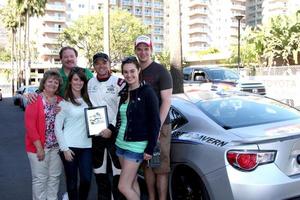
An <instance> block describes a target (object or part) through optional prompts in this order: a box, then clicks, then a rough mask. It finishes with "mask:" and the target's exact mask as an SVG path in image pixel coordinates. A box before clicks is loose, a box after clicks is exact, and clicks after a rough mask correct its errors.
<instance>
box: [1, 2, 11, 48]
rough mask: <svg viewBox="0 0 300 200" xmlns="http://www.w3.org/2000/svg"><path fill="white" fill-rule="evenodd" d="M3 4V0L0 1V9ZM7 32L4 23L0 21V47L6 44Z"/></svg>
mask: <svg viewBox="0 0 300 200" xmlns="http://www.w3.org/2000/svg"><path fill="white" fill-rule="evenodd" d="M4 6H5V2H0V9H1V8H3V7H4ZM8 42H9V40H8V33H7V30H6V29H5V26H4V23H3V22H1V21H0V47H5V46H7V45H8Z"/></svg>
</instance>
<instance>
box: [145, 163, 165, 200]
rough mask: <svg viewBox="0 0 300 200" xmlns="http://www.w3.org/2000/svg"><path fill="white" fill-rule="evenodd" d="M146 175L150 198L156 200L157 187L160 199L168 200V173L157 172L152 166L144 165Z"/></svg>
mask: <svg viewBox="0 0 300 200" xmlns="http://www.w3.org/2000/svg"><path fill="white" fill-rule="evenodd" d="M144 175H145V179H146V184H147V189H148V197H149V198H148V199H149V200H155V189H157V193H158V197H159V200H166V199H167V191H168V174H167V173H164V174H155V173H153V171H152V169H151V168H148V167H144Z"/></svg>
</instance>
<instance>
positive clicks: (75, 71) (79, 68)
mask: <svg viewBox="0 0 300 200" xmlns="http://www.w3.org/2000/svg"><path fill="white" fill-rule="evenodd" d="M71 72H74V73H77V72H83V68H81V67H73V68H72V69H71Z"/></svg>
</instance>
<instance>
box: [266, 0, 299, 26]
mask: <svg viewBox="0 0 300 200" xmlns="http://www.w3.org/2000/svg"><path fill="white" fill-rule="evenodd" d="M262 8H263V11H262V23H263V24H265V23H267V22H268V21H269V19H270V18H271V17H273V16H276V15H291V14H293V13H295V12H296V11H297V10H300V1H299V0H264V1H263V4H262Z"/></svg>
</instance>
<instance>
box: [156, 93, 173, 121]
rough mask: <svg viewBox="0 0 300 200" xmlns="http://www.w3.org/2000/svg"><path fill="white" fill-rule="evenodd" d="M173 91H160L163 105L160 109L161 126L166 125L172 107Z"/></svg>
mask: <svg viewBox="0 0 300 200" xmlns="http://www.w3.org/2000/svg"><path fill="white" fill-rule="evenodd" d="M172 91H173V89H172V88H170V89H166V90H161V91H160V96H161V105H160V109H159V115H160V121H161V125H163V124H164V122H165V120H166V117H167V115H168V113H169V109H170V106H171V96H172Z"/></svg>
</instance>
